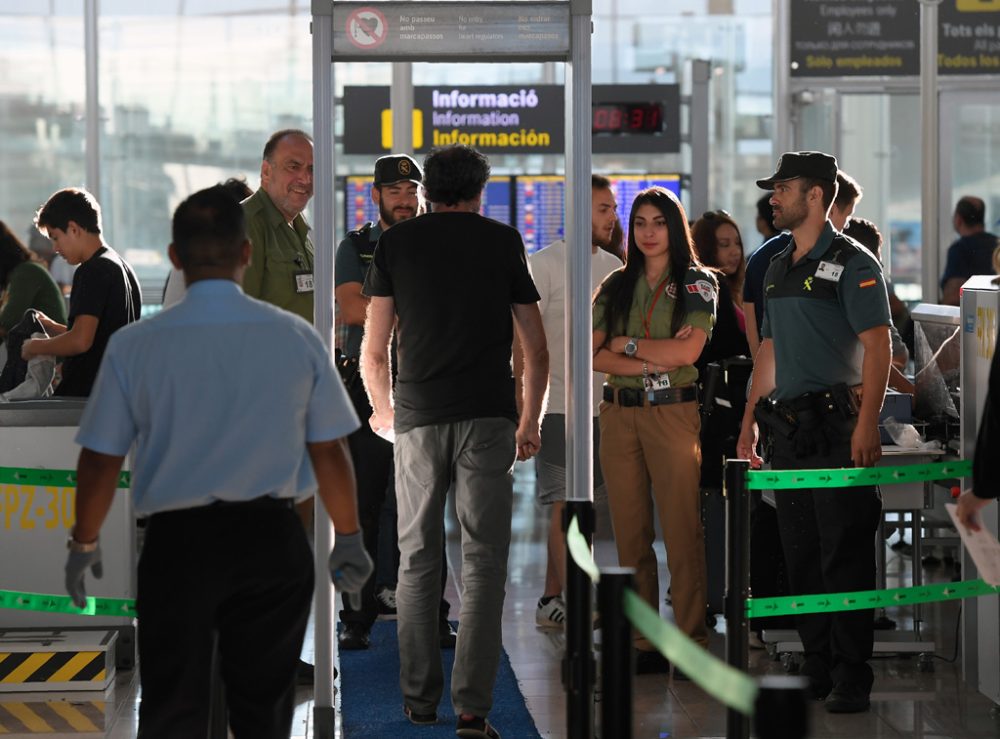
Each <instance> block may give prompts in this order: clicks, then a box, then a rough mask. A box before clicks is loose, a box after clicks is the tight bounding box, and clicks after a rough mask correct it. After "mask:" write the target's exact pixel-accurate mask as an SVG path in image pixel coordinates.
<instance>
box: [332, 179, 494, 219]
mask: <svg viewBox="0 0 1000 739" xmlns="http://www.w3.org/2000/svg"><path fill="white" fill-rule="evenodd" d="M513 179H514V178H513V177H506V176H499V177H491V178H490V180H489V182H487V183H486V190H485V191H484V192H483V203H482V207H481V208H480V210H479V212H480V213H482V214H483V215H484V216H486V217H487V218H492V219H493V220H495V221H500V222H501V223H506V224H507V225H511V226H512V225H514V221H513V217H512V215H511V211H512V203H511V181H512V180H513ZM345 180H346V182H345V186H344V210H345V213H344V222H345V223H346V224H347V227H346V229H345V230H346V231H354V230H356V229H359V228H361V227H362V226H364V225H365V224H366V223H368V222H369V221H371V222H373V223H374V222H376V221H378V207H377V206H376V205H375V203H373V202H372V197H371V190H372V179H371V177H367V176H364V175H350V176H348V177H346V178H345Z"/></svg>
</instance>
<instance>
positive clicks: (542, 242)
mask: <svg viewBox="0 0 1000 739" xmlns="http://www.w3.org/2000/svg"><path fill="white" fill-rule="evenodd" d="M608 179H609V180H611V188H612V190H613V191H614V193H615V200H616V201H617V203H618V208H617V212H618V220H619V221H620V222H621V224H622V230H623V231H626V232H627V230H628V216H629V212H630V211H631V209H632V201H633V200H635V196H636V195H637V194H639V192H640V191H641V190H645V189H646V188H647V187H653V186H657V185H658V186H660V187H664V188H666V189H667V190H670V191H671V192H673V193H674V194H675V195H677V197H680V194H681V176H680V175H678V174H634V175H633V174H616V175H609V176H608ZM514 192H515V204H516V205H515V207H516V208H517V223H516V224H515V225H516V227H517V230H518V231H520V232H521V237H522V238H523V239H524V246H525V248H526V249H527V251H528V253H529V254H533V253H534V252H536V251H538V250H539V249H542V248H544V247H545V246H548V245H549V244H551V243H552V242H553V241H556V240H557V239H561V238H563V235H564V233H565V207H566V203H565V198H566V181H565V179H564V178H563V176H562V175H541V176H525V177H516V178H514ZM626 236H627V233H626Z"/></svg>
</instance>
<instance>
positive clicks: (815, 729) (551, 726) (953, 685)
mask: <svg viewBox="0 0 1000 739" xmlns="http://www.w3.org/2000/svg"><path fill="white" fill-rule="evenodd" d="M516 497H517V500H516V505H515V515H514V527H513V529H514V535H513V541H512V546H511V556H510V569H509V578H508V585H507V599H506V605H505V614H504V647H505V648H506V650H507V652H508V654H509V655H510V659H511V663H512V665H513V667H514V670H515V672H516V673H517V676H518V679H519V682H520V684H521V689H522V691H523V693H524V695H525V698H526V700H527V703H528V707H529V709H530V710H531V713H532V715H533V716H534V718H535V722H536V725H537V727H538V730H539V732H540V733H541V734H542V736H544V737H565V736H566V729H565V726H566V717H565V711H566V708H565V699H564V694H563V690H562V685H561V682H560V677H559V674H560V672H559V670H560V659H561V656H562V648H563V637H562V635H561V634H559V633H556V634H553V633H552V632H544V631H541V630H539V629H537V628H536V627H535V623H534V608H535V603H536V601H537V599H538V597H539V595H540V594H541V586H542V581H543V577H544V571H545V556H546V555H545V529H546V523H545V521H544V520H543V515H542V512H541V511H540V509H539V508H538V507H537V506H536V505H535V502H534V483H533V472H532V469H531V467H530V465H524V466H519V467H518V470H517V485H516ZM449 516H450V517H451V519H452V522H453V521H454V518H453V513H449ZM595 541H596V545H595V559H596V560H597V562H598V564H599V565H614V564H617V561H616V555H615V550H614V544H613V541H612V539H611V534H610V527H609V525H608V518H607V511H606V508H604V507H603V506H600V505H599V506H598V531H597V536H596V538H595ZM722 545H723V544H722V543H721V542H720V543H719V546H722ZM659 554H660V560H661V571H662V578H663V586H662V591H663V592H664V593H665V592H666V584H667V577H666V568H665V566H664V565H663V563H664V559H665V557H664V554H663V552H662V550H660V553H659ZM449 559H450V561H452V562H459V561H460V557H459V541H458V536H457V532H456V531H455V529H454V525H453V524H452V525H450V534H449ZM910 568H911V561H910V559H909V558H908V557H904V556H900V555H899V554H897V553H895V552H892V551H891V550H890V551H889V553H888V565H887V571H888V573H889V582H888V584H889V586H890V587H896V586H899V585H907V584H909V575H908V573H909V572H910ZM925 576H926V577H927V579H928V580H940V579H943V578H944V576H945V575H944V570H943V569H937V570H925ZM448 597H449V599H450V600H451V602H452V604H453V606H456V607H455V608H453V613H454V612H457V603H458V600H459V596H458V588H457V583H456V582H454V581H453V582H452V583H451V585H450V587H449V593H448ZM958 607H959V606H958V604H957V603H954V602H953V603H943V604H935V605H933V606H932V607H930V608H929V609H928V610H927V613H925V625H924V635H925V636H927V637H930V638H932V639H934V641H935V642H936V645H937V654H939V655H942V656H945V657H951V655H952V654H953V652H954V644H955V642H954V635H955V623H956V621H955V619H956V617H957V613H958ZM661 611H662V615H664V616H669V608H668V607H666V606H663V607H662V608H661ZM889 615H890V616H892V617H893V618H895V619H897V621H899V623H900V626H901V627H908V626H910V625H911V624H912V621H911V616H910V615H909V614H908V612H907V610H906V609H901V610H900V612H899V613H891V612H890V614H889ZM723 629H724V625H723V624H722V623H721V622H720V625H719V626H718V627H717V630H718V632H719V633H716V634H714V635H713V636H712V642H711V650H712V652H713V653H715V654H716V655H719V656H721V655H722V654H723V649H724V635H723V634H722V630H723ZM993 648H997V647H996V646H995V645H994V647H993ZM311 653H312V640H311V635H310V638H309V641H308V642H307V644H306V656H311ZM873 665H874V668H875V672H876V682H875V690H874V693H873V695H872V710H871V711H870V712H868V713H864V714H859V715H853V716H844V715H841V716H833V715H830V714H827V713H826V712H825V711H824V710H823V708H822V705H820V704H816V705H813V706H812V707H811V714H810V718H811V736H814V737H830V738H834V737H836V738H840V739H843V738H845V737H850V738H851V739H875V738H880V737H906V738H907V739H911V738H912V739H945V738H949V739H966V738H970V739H971V738H973V737H975V738H976V739H979V738H981V737H982V738H985V737H1000V712H998V710H997V709H996V707H995V706H994V705H993V704H992V702H990V701H989V700H987V699H986V698H985V697H983V696H982V695H980V694H979V693H977V692H975V691H972V690H970V689H968V688H967V687H966V686H965V685H964V683H963V682H962V680H961V677H960V669H959V666H958V664H957V663H956V664H950V663H948V662H945V661H943V660H941V659H937V660H935V661H934V671H933V672H929V673H925V672H920V671H919V669H918V664H917V659H916V658H909V659H903V658H898V657H881V658H876V659H875V660H874V662H873ZM750 667H751V673H752V674H755V675H759V674H764V673H776V674H781V673H782V672H783V668H782V666H781V664H780V663H778V662H775V661H773V660H772V659H771V658H770V657H769V656H768V655H767V653H765V652H763V651H754V652H751V666H750ZM633 689H634V696H635V699H634V715H635V719H634V721H635V732H634V735H635V736H636V737H654V738H657V739H659V738H664V737H670V738H675V737H676V738H681V737H724V736H725V731H726V712H725V710H724V707H723V706H722V705H721V704H720V703H718V702H717V701H715V700H714V699H712V698H710V697H708V696H707V695H706V694H705V693H704V692H703V691H702V690H701V689H700V688H698V687H697V686H696V685H694V684H692V683H690V682H678V681H675V680H672V679H669V678H667V677H665V676H644V677H639V678H636V680H635V682H634V688H633ZM99 698H100V699H102V700H103V701H104V706H103V709H104V727H105V728H104V730H103V731H100V730H99V731H96V732H95V731H89V732H87V731H83V730H82V729H81V733H75V734H53V733H51V732H50V733H47V735H48V736H62V737H69V736H74V737H111V738H113V739H127V738H129V737H134V736H135V729H136V715H137V707H138V687H137V676H136V675H135V674H134V673H123V674H119V676H118V679H117V681H116V684H115V686H114V688H113V689H112V690H110V691H108V693H107V695H105V696H100V697H99ZM311 698H312V696H311V694H310V692H309V691H300V692H299V694H298V699H299V704H298V707H297V710H296V715H295V722H294V725H293V734H292V736H293V737H295V738H296V739H298V738H299V737H312V736H313V732H312V727H311V715H312V699H311ZM52 700H65V701H69V702H74V701H76V702H82V703H86V702H92V701H95V696H92V695H89V694H85V693H73V694H70V693H63V694H0V703H10V702H19V703H27V704H29V706H30V704H31V703H32V702H33V701H36V702H44V701H52ZM391 708H392V709H393V710H395V708H396V707H395V706H393V707H391ZM0 715H2V714H0ZM491 718H493V719H494V722H495V723H496V725H497V727H498V728H499V729H500V730H501V731H502V730H503V728H504V725H503V716H501V715H497V716H493V717H491ZM95 725H96V724H95ZM98 728H100V727H98ZM2 733H3V731H2V729H0V734H2ZM40 733H41V732H36V733H32V734H30V735H29V734H9V733H8V734H4V736H5V737H7V736H11V737H19V736H38V735H39V734H40ZM338 736H339V732H338ZM505 737H507V739H518V738H517V737H511V736H510V735H509V734H505ZM350 739H354V738H353V737H352V738H350ZM365 739H368V738H365Z"/></svg>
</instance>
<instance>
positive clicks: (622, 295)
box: [594, 187, 701, 346]
mask: <svg viewBox="0 0 1000 739" xmlns="http://www.w3.org/2000/svg"><path fill="white" fill-rule="evenodd" d="M646 204H649V205H652V206H654V207H656V209H657V210H659V211H660V212H661V213H662V214H663V217H664V218H665V219H666V221H667V256H668V259H669V264H670V270H669V271H670V284H669V285H668V286H667V290H668V291H669V292H670V293H672V294H673V295H676V296H677V302H676V303H675V305H674V313H673V317H672V318H671V321H670V334H671V336H672V335H674V334H676V333H677V332H678V331H679V330H680V329H681V327H682V326H683V325H684V319H685V318H686V317H687V311H686V310H685V307H684V279H685V277H686V276H687V271H688V269H689V268H691V267H701V262H699V261H698V256H697V254H695V251H694V243H693V242H692V240H691V231H690V229H688V221H687V214H685V212H684V206H683V205H681V201H680V200H678V199H677V196H676V195H674V194H673V193H672V192H670V191H669V190H667V189H665V188H663V187H650V188H648V189H646V190H643V191H642V192H640V193H639V194H638V195H636V196H635V200H634V201H633V202H632V210H631V211H630V212H629V216H628V245H627V246H626V249H625V266H624V267H622V268H621V269H619V270H616V271H615V272H612V273H611V274H610V275H609V276H608V278H607V279H606V280H604V282H603V283H602V284H601V287H600V288H599V289H598V291H597V295H596V296H595V297H594V301H595V303H596V301H598V300H600V299H602V298H605V299H606V301H607V302H606V303H605V306H604V319H605V320H604V325H605V326H606V327H607V335H606V336H605V337H604V344H603V346H607V345H608V344H609V343H610V341H611V339H612V338H613V337H615V336H621V335H623V334H624V333H625V329H626V324H627V322H628V314H629V311H630V310H631V308H632V296H633V294H634V293H635V286H636V283H637V282H638V281H639V280H641V279H645V274H646V257H645V255H644V254H643V253H642V252H641V251H640V250H639V247H638V246H636V243H635V228H634V226H635V214H636V211H638V210H639V208H640V207H641V206H643V205H646ZM671 288H673V289H671Z"/></svg>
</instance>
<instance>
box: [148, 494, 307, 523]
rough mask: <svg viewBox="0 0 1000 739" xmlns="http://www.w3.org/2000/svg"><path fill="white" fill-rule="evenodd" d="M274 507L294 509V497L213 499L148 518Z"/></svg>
mask: <svg viewBox="0 0 1000 739" xmlns="http://www.w3.org/2000/svg"><path fill="white" fill-rule="evenodd" d="M275 509H285V510H289V509H291V510H294V509H295V499H294V498H274V497H272V496H270V495H264V496H262V497H260V498H254V499H253V500H214V501H212V502H211V503H208V504H206V505H202V506H195V507H194V508H178V509H176V510H173V511H160V512H159V513H154V514H152V515H151V516H150V518H156V517H158V516H168V517H178V516H199V515H204V514H208V513H219V512H222V511H233V512H237V511H258V510H259V511H264V510H275Z"/></svg>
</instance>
